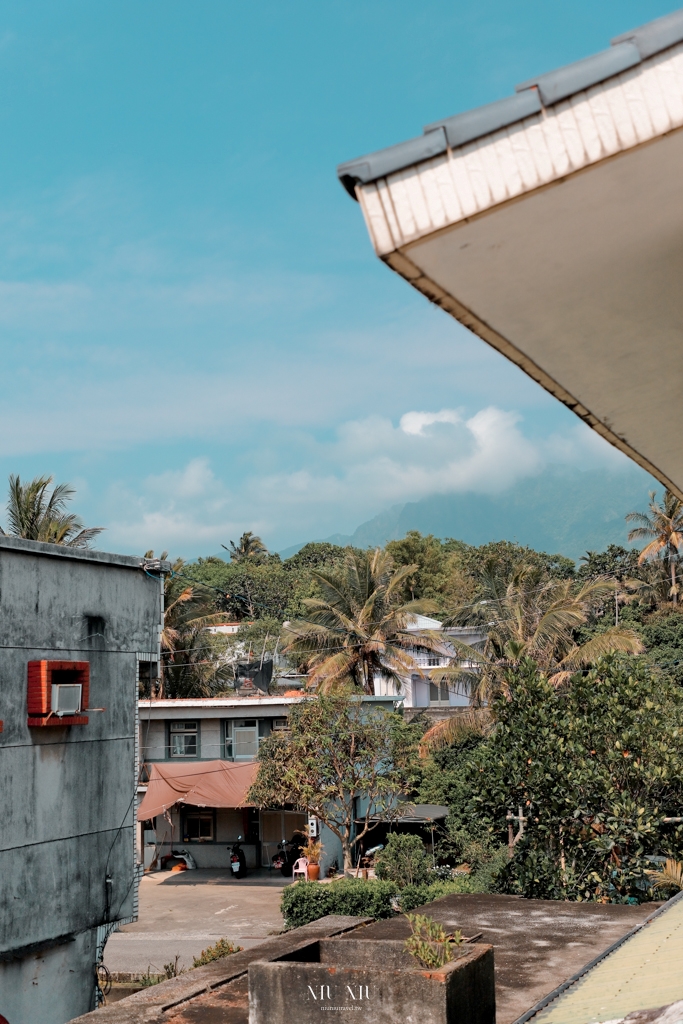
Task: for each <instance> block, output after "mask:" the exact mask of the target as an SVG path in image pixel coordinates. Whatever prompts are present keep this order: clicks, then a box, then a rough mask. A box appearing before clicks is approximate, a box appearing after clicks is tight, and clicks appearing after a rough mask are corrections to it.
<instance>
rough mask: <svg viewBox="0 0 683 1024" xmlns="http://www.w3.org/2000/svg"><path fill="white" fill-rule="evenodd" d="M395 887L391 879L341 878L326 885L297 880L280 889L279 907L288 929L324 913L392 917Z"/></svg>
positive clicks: (314, 919)
mask: <svg viewBox="0 0 683 1024" xmlns="http://www.w3.org/2000/svg"><path fill="white" fill-rule="evenodd" d="M397 894H398V888H397V886H396V885H395V884H394V883H393V882H378V881H371V882H364V881H363V880H362V879H355V878H348V879H346V878H343V879H339V881H337V882H331V883H330V884H329V885H320V884H319V883H318V882H296V883H295V884H294V885H288V886H286V887H285V888H284V889H283V890H282V901H281V903H280V909H281V910H282V914H283V917H284V919H285V926H286V927H287V928H299V927H300V926H301V925H302V924H308V923H309V922H310V921H317V920H318V919H319V918H321V917H325V916H326V915H327V914H348V915H350V916H351V917H374V918H382V917H391V916H392V915H393V913H394V907H395V899H396V896H397Z"/></svg>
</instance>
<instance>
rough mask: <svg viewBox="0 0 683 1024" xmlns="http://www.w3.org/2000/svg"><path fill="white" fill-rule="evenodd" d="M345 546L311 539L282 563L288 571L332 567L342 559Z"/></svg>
mask: <svg viewBox="0 0 683 1024" xmlns="http://www.w3.org/2000/svg"><path fill="white" fill-rule="evenodd" d="M345 552H346V548H342V547H339V545H338V544H329V543H328V542H327V541H312V542H311V543H310V544H304V546H303V547H302V548H299V550H298V551H297V553H296V554H295V555H292V556H291V558H288V559H287V560H286V561H285V562H284V563H283V565H284V566H285V568H286V569H287V570H288V571H290V572H301V571H306V570H309V569H334V568H337V567H338V566H339V565H340V564H341V563H342V562H343V561H344V555H345Z"/></svg>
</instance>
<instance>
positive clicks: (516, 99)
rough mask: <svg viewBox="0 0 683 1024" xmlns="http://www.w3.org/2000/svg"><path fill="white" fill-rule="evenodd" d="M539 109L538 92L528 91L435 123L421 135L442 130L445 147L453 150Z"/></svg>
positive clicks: (536, 112) (540, 108)
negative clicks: (446, 142) (445, 142)
mask: <svg viewBox="0 0 683 1024" xmlns="http://www.w3.org/2000/svg"><path fill="white" fill-rule="evenodd" d="M542 109H543V105H542V104H541V100H540V97H539V95H538V90H537V89H534V88H530V89H525V90H524V92H518V93H515V95H514V96H506V97H505V98H504V99H502V100H497V101H496V102H495V103H487V104H486V105H485V106H483V107H476V108H475V109H474V110H467V111H465V113H463V114H455V115H454V116H453V117H446V118H443V119H442V120H441V121H434V123H433V124H428V125H427V126H426V127H425V129H424V131H425V132H432V131H436V130H437V129H438V128H443V129H444V131H445V132H446V138H447V140H448V145H449V146H450V147H451V148H452V149H456V148H457V147H458V146H463V145H464V144H465V143H466V142H473V141H474V140H475V139H479V138H481V137H482V136H483V135H489V134H490V133H491V132H495V131H498V130H499V129H500V128H507V127H508V126H509V125H511V124H515V123H516V122H517V121H523V120H524V118H526V117H531V116H532V115H533V114H538V113H540V112H541V110H542Z"/></svg>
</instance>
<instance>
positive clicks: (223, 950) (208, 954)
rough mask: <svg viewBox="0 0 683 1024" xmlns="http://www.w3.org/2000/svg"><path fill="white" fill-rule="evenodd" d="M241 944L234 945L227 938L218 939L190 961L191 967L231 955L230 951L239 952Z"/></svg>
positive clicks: (201, 965)
mask: <svg viewBox="0 0 683 1024" xmlns="http://www.w3.org/2000/svg"><path fill="white" fill-rule="evenodd" d="M242 948H243V947H242V946H235V945H234V944H233V943H232V942H230V940H229V939H219V940H218V942H217V943H216V944H215V945H214V946H208V947H207V948H206V949H203V950H202V951H201V953H200V954H199V956H196V957H195V958H194V960H193V961H192V966H193V967H203V966H204V964H210V963H213V961H214V960H221V959H222V958H223V957H224V956H231V955H232V953H239V952H240V950H241V949H242Z"/></svg>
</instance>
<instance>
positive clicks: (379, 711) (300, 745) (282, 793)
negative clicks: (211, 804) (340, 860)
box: [248, 694, 420, 867]
mask: <svg viewBox="0 0 683 1024" xmlns="http://www.w3.org/2000/svg"><path fill="white" fill-rule="evenodd" d="M419 734H420V729H419V727H417V726H411V725H407V724H406V723H405V722H404V720H403V718H402V716H401V715H398V714H396V713H395V712H393V711H386V710H385V709H384V708H380V707H372V706H371V705H369V704H367V703H365V702H363V701H362V699H360V698H358V697H349V696H344V695H339V694H334V695H325V694H320V695H319V696H316V697H308V698H305V699H304V700H302V702H301V703H300V704H296V705H294V706H293V707H292V708H291V710H290V715H289V732H288V734H287V735H285V736H282V735H276V734H271V736H269V737H268V738H267V739H266V740H264V742H263V743H262V744H261V747H260V749H259V771H258V775H257V778H256V781H255V783H254V785H253V786H252V788H251V790H250V791H249V795H248V799H249V800H250V801H252V802H253V803H256V804H258V805H259V806H261V807H279V806H283V805H285V804H292V803H293V804H295V805H296V806H297V807H300V808H301V809H302V810H307V811H309V812H310V813H312V814H314V815H315V816H316V817H317V818H319V819H320V821H322V822H324V823H325V824H326V825H327V826H328V828H330V829H331V831H332V832H334V834H335V835H336V836H337V837H338V839H339V840H340V842H341V844H342V849H343V851H344V865H345V867H351V866H352V863H353V859H354V858H353V851H354V849H355V848H356V847H357V845H358V844H359V843H361V842H362V841H363V839H364V838H365V836H366V835H367V834H368V833H369V832H370V831H371V830H372V828H373V827H374V824H375V822H377V821H386V820H388V819H391V818H392V817H394V816H395V815H396V813H397V811H398V806H399V803H400V800H401V794H402V793H404V792H406V791H409V790H410V789H411V788H412V786H413V783H414V781H415V766H416V760H415V754H416V747H417V740H418V737H419ZM354 821H356V822H357V825H356V826H354Z"/></svg>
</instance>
